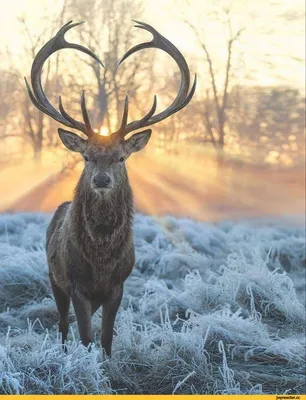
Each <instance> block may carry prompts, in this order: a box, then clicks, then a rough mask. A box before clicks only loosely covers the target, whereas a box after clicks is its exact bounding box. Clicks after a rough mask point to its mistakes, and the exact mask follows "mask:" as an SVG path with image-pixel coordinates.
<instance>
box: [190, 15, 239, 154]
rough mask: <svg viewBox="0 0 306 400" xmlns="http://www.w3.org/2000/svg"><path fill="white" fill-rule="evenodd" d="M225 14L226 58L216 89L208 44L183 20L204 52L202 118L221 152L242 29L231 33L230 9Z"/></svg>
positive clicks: (191, 24)
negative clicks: (206, 76)
mask: <svg viewBox="0 0 306 400" xmlns="http://www.w3.org/2000/svg"><path fill="white" fill-rule="evenodd" d="M224 13H225V22H224V24H225V26H226V28H227V31H228V39H227V43H226V46H227V57H226V62H225V66H224V73H223V75H224V78H223V83H222V85H220V86H219V89H218V87H217V82H216V75H217V70H216V68H215V66H214V62H213V59H212V56H211V54H210V51H209V47H208V43H207V42H206V41H205V39H203V35H202V30H201V29H200V28H198V27H196V26H195V25H194V24H193V23H191V22H190V21H187V20H185V22H186V24H188V25H189V27H190V28H191V29H192V31H193V32H194V34H195V36H196V38H197V40H198V43H199V45H200V47H201V49H202V50H203V52H204V56H205V59H206V62H207V64H208V74H209V78H210V90H209V89H208V88H207V89H206V90H205V97H204V101H203V108H204V110H203V118H204V124H205V127H206V130H207V132H208V134H209V136H210V140H211V142H212V144H213V145H214V146H215V148H216V149H218V150H220V151H221V152H223V150H224V139H225V124H226V121H227V111H228V106H229V104H228V94H229V89H230V78H231V73H232V58H233V48H234V45H235V42H237V41H238V39H239V38H240V36H241V33H242V32H243V29H238V30H236V31H233V28H232V22H231V10H230V8H226V9H224Z"/></svg>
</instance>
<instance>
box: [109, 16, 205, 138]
mask: <svg viewBox="0 0 306 400" xmlns="http://www.w3.org/2000/svg"><path fill="white" fill-rule="evenodd" d="M134 22H136V24H137V25H135V26H136V27H137V28H140V29H144V30H146V31H148V32H150V33H152V35H153V39H152V40H151V41H150V42H145V43H141V44H138V45H137V46H135V47H133V48H131V49H130V50H128V51H127V52H126V53H125V54H124V56H123V57H122V58H121V60H120V61H119V63H118V65H117V67H119V65H120V64H121V63H122V62H123V61H124V60H126V59H127V58H128V57H129V56H131V55H132V54H134V53H136V52H137V51H139V50H143V49H149V48H156V49H160V50H163V51H165V52H166V53H168V54H169V55H170V56H171V57H172V58H173V59H174V61H175V62H176V63H177V65H178V67H179V69H180V72H181V86H180V89H179V92H178V94H177V96H176V98H175V100H174V101H173V103H172V104H171V105H170V106H169V107H168V108H167V109H166V110H164V111H162V112H160V113H159V114H157V115H154V113H155V110H156V104H157V100H156V96H154V101H153V106H152V108H151V110H150V111H149V112H148V113H147V114H146V115H145V116H144V117H143V118H141V119H140V120H138V121H134V122H130V123H127V117H128V98H127V97H126V99H125V106H124V113H123V118H122V123H121V126H120V128H119V129H118V131H116V132H115V133H113V135H115V136H117V137H119V138H123V137H124V136H125V135H127V134H128V133H130V132H132V131H135V130H137V129H141V128H144V127H147V126H150V125H153V124H156V123H157V122H160V121H162V120H164V119H166V118H168V117H169V116H170V115H172V114H174V113H176V112H178V111H179V110H181V109H182V108H184V107H185V106H186V105H187V104H188V103H189V102H190V100H191V99H192V97H193V95H194V92H195V88H196V83H197V77H196V75H195V78H194V82H193V85H192V87H191V89H190V91H189V87H190V72H189V68H188V65H187V62H186V60H185V58H184V56H183V55H182V53H181V52H180V51H179V50H178V49H177V48H176V47H175V46H174V45H173V44H172V43H171V42H170V41H169V40H168V39H166V38H165V37H164V36H162V35H161V34H160V33H159V32H157V30H156V29H154V28H153V27H152V26H150V25H148V24H145V23H143V22H139V21H134Z"/></svg>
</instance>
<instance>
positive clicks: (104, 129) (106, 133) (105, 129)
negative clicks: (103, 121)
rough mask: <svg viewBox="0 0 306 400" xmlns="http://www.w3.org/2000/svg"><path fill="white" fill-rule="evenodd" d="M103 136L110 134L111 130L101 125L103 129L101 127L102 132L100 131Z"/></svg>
mask: <svg viewBox="0 0 306 400" xmlns="http://www.w3.org/2000/svg"><path fill="white" fill-rule="evenodd" d="M99 134H100V135H101V136H108V135H109V132H108V129H107V128H106V126H101V129H100V133H99Z"/></svg>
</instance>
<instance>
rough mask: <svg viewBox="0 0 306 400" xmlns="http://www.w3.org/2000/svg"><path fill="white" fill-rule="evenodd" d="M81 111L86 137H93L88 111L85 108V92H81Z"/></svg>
mask: <svg viewBox="0 0 306 400" xmlns="http://www.w3.org/2000/svg"><path fill="white" fill-rule="evenodd" d="M81 109H82V115H83V120H84V122H85V126H86V129H87V132H88V135H89V136H93V135H94V134H95V132H94V130H93V129H92V127H91V124H90V119H89V115H88V111H87V108H86V98H85V90H83V91H82V95H81Z"/></svg>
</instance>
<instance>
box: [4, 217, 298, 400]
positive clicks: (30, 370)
mask: <svg viewBox="0 0 306 400" xmlns="http://www.w3.org/2000/svg"><path fill="white" fill-rule="evenodd" d="M49 219H50V214H43V213H41V214H38V213H24V214H22V213H17V214H2V215H1V216H0V392H1V393H10V394H16V393H37V394H38V393H92V394H94V393H170V394H171V393H177V394H180V393H303V392H304V393H305V364H304V362H305V360H304V355H305V308H304V305H305V247H304V240H305V238H304V232H303V229H302V228H300V227H299V226H297V225H295V226H294V225H289V223H288V222H287V223H285V222H278V223H276V222H273V221H269V220H263V219H261V220H259V219H257V220H256V219H254V220H253V221H241V222H236V223H231V222H219V223H216V224H210V223H204V222H194V221H192V220H188V219H183V218H174V217H163V218H161V217H160V218H159V217H150V216H145V215H141V214H137V215H136V218H135V224H134V231H135V241H136V252H137V262H136V266H135V268H134V270H133V273H132V274H131V276H130V277H129V278H128V280H127V283H126V285H125V294H124V299H123V302H122V306H121V308H120V311H119V313H118V316H117V321H116V337H115V339H114V346H113V357H112V358H111V359H104V358H103V357H102V354H101V349H100V345H99V331H100V323H101V322H100V320H101V318H100V314H101V310H99V311H98V312H97V313H96V314H95V315H94V317H93V324H94V330H95V342H96V345H95V347H94V349H93V350H92V352H90V353H88V352H87V351H86V350H85V349H84V348H83V347H82V346H81V345H80V344H79V341H78V333H77V329H76V323H75V320H74V314H73V310H72V309H71V329H70V333H69V344H68V354H64V353H63V352H62V350H61V346H60V344H59V338H58V335H57V326H56V325H57V321H58V317H57V312H56V308H55V303H54V301H53V298H52V295H51V292H50V286H49V281H48V272H47V265H46V257H45V250H44V243H45V230H46V225H47V223H48V221H49Z"/></svg>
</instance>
